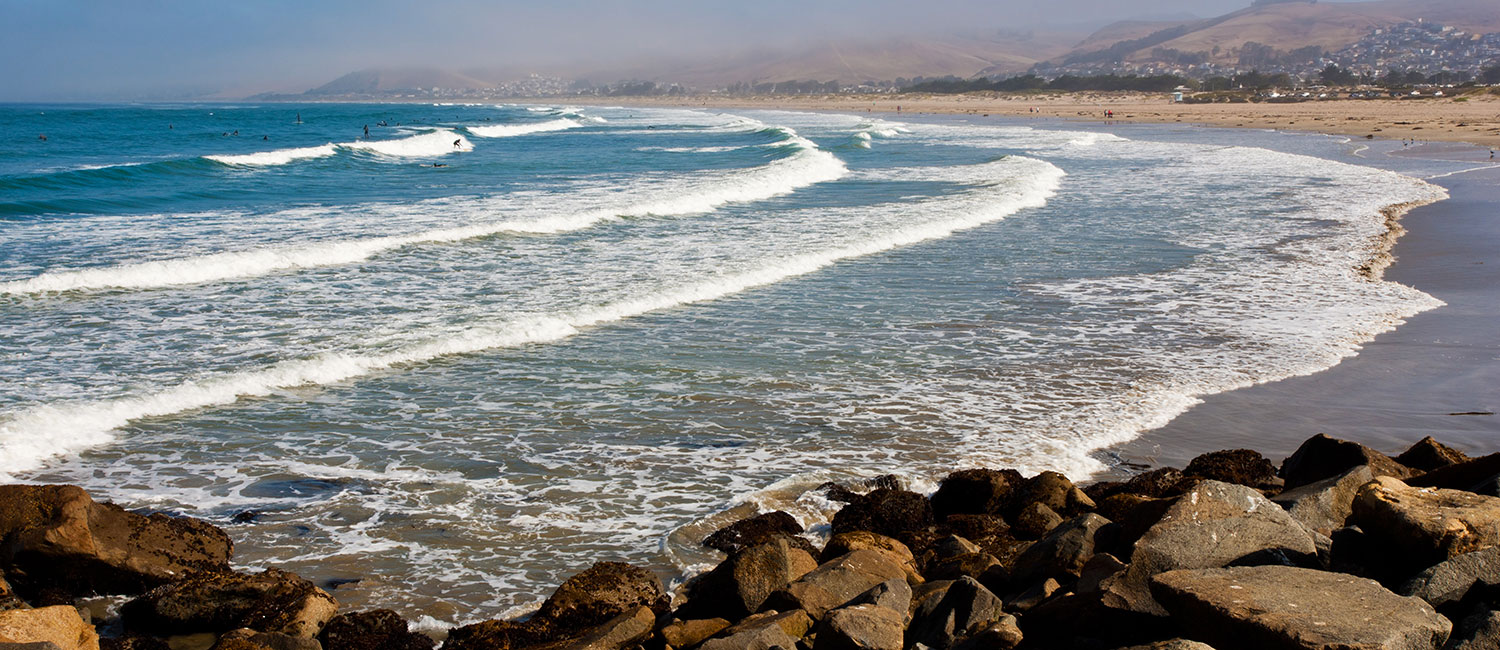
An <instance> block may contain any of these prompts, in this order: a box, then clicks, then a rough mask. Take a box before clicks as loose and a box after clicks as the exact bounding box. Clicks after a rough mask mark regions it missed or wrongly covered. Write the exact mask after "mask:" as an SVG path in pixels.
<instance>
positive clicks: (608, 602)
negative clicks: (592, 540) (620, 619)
mask: <svg viewBox="0 0 1500 650" xmlns="http://www.w3.org/2000/svg"><path fill="white" fill-rule="evenodd" d="M669 604H670V601H669V599H668V598H667V594H666V592H665V591H663V590H662V586H661V580H660V579H659V578H657V577H656V574H654V573H652V572H650V571H648V570H646V569H642V568H640V567H636V566H632V565H629V564H625V563H623V562H595V563H594V565H593V566H591V567H589V568H588V569H585V570H584V571H583V572H582V573H579V574H578V575H575V576H573V577H571V578H568V579H567V581H566V582H563V583H562V585H561V586H559V587H558V588H557V590H556V591H554V592H552V595H551V596H550V597H548V598H547V600H546V602H543V603H542V607H541V609H539V610H537V613H536V614H535V615H534V616H532V617H531V620H532V621H535V622H537V623H539V624H543V625H548V626H551V627H552V628H554V629H556V630H558V631H562V632H574V631H582V630H585V629H588V628H592V627H595V626H598V625H602V624H604V623H606V622H608V621H610V620H611V619H613V618H615V617H617V616H620V615H621V614H626V613H629V612H634V611H635V608H637V607H649V608H651V611H653V612H655V613H657V614H662V613H665V612H666V611H667V609H668V608H669Z"/></svg>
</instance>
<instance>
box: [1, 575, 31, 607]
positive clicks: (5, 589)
mask: <svg viewBox="0 0 1500 650" xmlns="http://www.w3.org/2000/svg"><path fill="white" fill-rule="evenodd" d="M30 606H31V605H29V604H27V603H26V601H24V600H21V597H20V596H17V595H16V592H15V591H13V590H11V588H10V583H9V582H7V581H6V580H5V575H4V574H3V573H0V610H5V609H21V608H26V607H30Z"/></svg>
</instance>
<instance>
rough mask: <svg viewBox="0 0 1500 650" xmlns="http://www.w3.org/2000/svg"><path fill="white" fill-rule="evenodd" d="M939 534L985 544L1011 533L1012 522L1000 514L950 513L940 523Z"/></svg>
mask: <svg viewBox="0 0 1500 650" xmlns="http://www.w3.org/2000/svg"><path fill="white" fill-rule="evenodd" d="M937 532H938V534H943V533H947V534H949V535H957V536H959V537H962V538H964V539H968V540H973V541H974V543H976V544H979V545H980V546H984V542H985V541H986V540H989V539H993V538H996V537H1004V536H1007V535H1009V534H1010V524H1008V523H1006V522H1005V518H1004V517H1001V516H1000V515H948V518H947V519H945V520H943V523H942V524H939V525H938V528H937Z"/></svg>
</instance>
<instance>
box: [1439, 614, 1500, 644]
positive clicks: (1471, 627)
mask: <svg viewBox="0 0 1500 650" xmlns="http://www.w3.org/2000/svg"><path fill="white" fill-rule="evenodd" d="M1495 648H1500V612H1497V611H1481V612H1477V613H1475V614H1473V615H1471V616H1468V617H1466V618H1464V619H1463V620H1462V621H1460V622H1459V624H1458V629H1455V630H1454V631H1453V636H1452V637H1451V638H1449V639H1448V645H1445V646H1443V650H1495Z"/></svg>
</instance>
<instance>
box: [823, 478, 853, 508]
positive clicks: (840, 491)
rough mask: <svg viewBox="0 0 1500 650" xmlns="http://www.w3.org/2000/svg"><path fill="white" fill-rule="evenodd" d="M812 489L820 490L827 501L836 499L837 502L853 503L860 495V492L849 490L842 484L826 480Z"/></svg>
mask: <svg viewBox="0 0 1500 650" xmlns="http://www.w3.org/2000/svg"><path fill="white" fill-rule="evenodd" d="M813 491H814V492H822V493H823V496H824V497H826V498H827V499H828V500H829V501H837V502H839V503H854V502H855V501H858V500H859V497H860V494H859V493H858V492H855V491H854V490H851V489H849V488H847V487H845V486H843V485H839V484H838V483H834V482H833V481H828V482H826V483H824V484H822V485H819V486H818V487H815V488H813Z"/></svg>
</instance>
